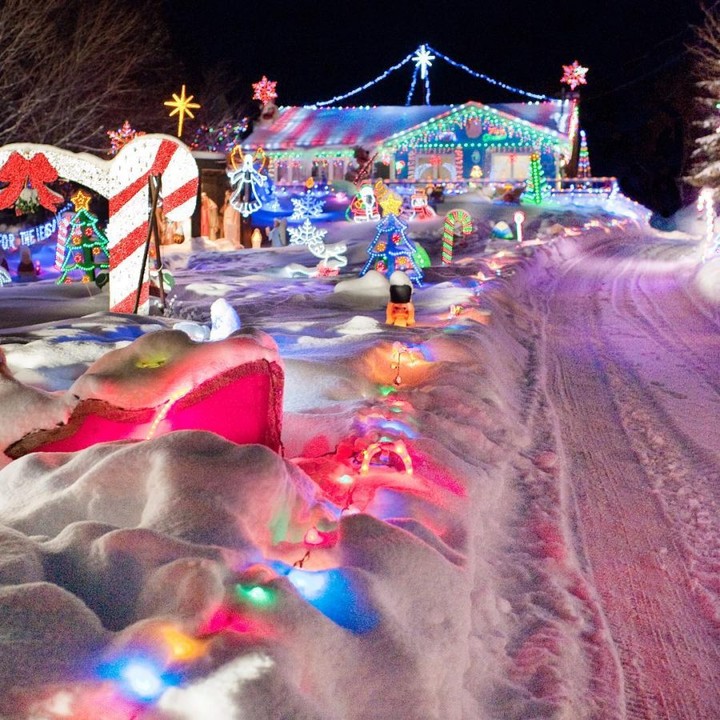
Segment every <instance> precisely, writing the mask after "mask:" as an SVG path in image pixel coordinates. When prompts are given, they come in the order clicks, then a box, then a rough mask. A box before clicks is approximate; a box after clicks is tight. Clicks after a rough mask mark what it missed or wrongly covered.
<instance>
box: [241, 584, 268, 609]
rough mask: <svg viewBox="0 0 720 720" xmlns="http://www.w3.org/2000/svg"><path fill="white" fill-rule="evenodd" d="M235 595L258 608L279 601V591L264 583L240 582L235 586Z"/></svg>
mask: <svg viewBox="0 0 720 720" xmlns="http://www.w3.org/2000/svg"><path fill="white" fill-rule="evenodd" d="M235 595H236V596H237V597H238V599H239V600H242V601H243V602H247V603H249V604H251V605H253V606H254V607H257V608H269V607H272V606H273V605H275V603H276V602H277V591H276V590H274V589H273V588H268V587H263V586H262V585H242V584H238V585H236V586H235Z"/></svg>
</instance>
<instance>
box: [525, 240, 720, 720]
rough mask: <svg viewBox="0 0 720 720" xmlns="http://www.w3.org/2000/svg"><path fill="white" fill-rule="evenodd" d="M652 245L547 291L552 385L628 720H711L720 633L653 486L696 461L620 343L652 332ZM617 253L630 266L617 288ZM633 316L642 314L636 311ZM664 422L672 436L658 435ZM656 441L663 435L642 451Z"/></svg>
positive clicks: (591, 265) (600, 252)
mask: <svg viewBox="0 0 720 720" xmlns="http://www.w3.org/2000/svg"><path fill="white" fill-rule="evenodd" d="M646 250H647V249H646V248H643V247H642V246H641V247H637V248H631V249H630V251H629V248H628V247H627V243H623V244H621V245H618V246H616V247H615V248H613V247H612V242H610V243H608V244H607V245H606V244H603V245H600V246H599V247H598V248H596V250H595V252H594V253H593V254H592V255H589V256H588V257H587V258H585V259H582V258H581V259H579V260H577V259H576V260H574V261H573V262H572V263H568V264H566V266H565V267H563V268H562V269H561V272H559V273H558V274H557V276H556V279H555V283H554V287H552V288H551V290H550V292H549V295H548V296H547V302H548V308H549V310H548V325H547V333H546V336H545V341H546V343H547V345H546V349H545V350H546V351H545V358H546V362H547V367H546V373H547V374H546V387H547V392H548V395H549V398H550V400H551V403H552V406H553V408H554V411H555V413H556V415H557V419H558V423H559V430H560V433H561V442H562V446H563V448H564V454H565V456H566V458H567V460H568V463H567V467H566V470H567V474H568V481H569V482H570V483H571V486H572V491H573V493H574V497H575V501H576V504H577V511H578V522H579V528H578V531H579V533H580V538H579V541H580V542H581V543H582V547H583V548H584V552H585V554H586V556H587V559H588V561H589V563H590V566H591V567H592V575H593V579H594V582H595V585H596V587H597V590H598V592H599V593H600V596H601V597H602V600H603V607H604V610H605V613H606V616H607V618H608V623H609V627H610V629H611V632H612V637H613V640H614V641H615V644H616V647H617V650H618V654H619V657H620V661H621V663H622V668H623V673H624V681H625V698H626V714H627V717H628V718H632V719H639V718H647V719H652V720H655V719H656V718H658V719H659V718H668V720H683V719H685V718H687V720H702V719H703V718H708V720H710V719H714V718H718V717H720V682H718V679H719V671H720V652H719V651H718V646H717V637H716V636H714V635H713V628H712V626H711V625H710V623H708V622H707V621H706V619H705V618H704V617H703V615H702V612H701V607H700V604H699V602H698V598H697V596H696V595H695V594H694V593H693V590H692V588H693V582H694V579H693V577H692V576H691V573H690V568H689V566H688V559H687V556H686V553H685V552H684V548H683V547H682V545H683V543H682V539H681V537H679V535H680V533H679V528H678V527H677V523H674V522H673V521H672V520H671V519H670V518H669V517H668V514H667V513H666V512H665V510H664V508H663V507H662V504H661V503H660V502H659V500H658V496H657V495H656V493H655V492H654V488H655V485H656V481H657V478H656V474H657V473H658V472H660V473H662V472H667V470H668V468H669V467H671V466H672V467H677V463H688V464H689V465H690V466H692V464H693V462H695V460H694V457H693V449H692V448H690V449H689V450H685V451H683V449H682V445H683V441H684V440H685V438H684V437H682V436H681V435H680V434H678V433H677V432H676V431H675V430H673V429H672V428H671V427H669V426H667V418H666V417H663V415H662V414H661V413H659V412H658V410H659V408H658V405H657V403H655V402H654V401H653V400H652V398H651V397H649V396H648V395H647V394H646V393H643V392H642V391H641V389H640V388H639V387H636V383H637V376H635V375H634V374H633V373H632V372H630V371H629V370H628V367H627V363H625V362H624V359H623V358H622V357H621V356H620V354H619V351H618V350H617V348H614V347H613V343H622V342H627V335H628V334H632V333H636V334H637V333H639V332H640V333H648V332H649V333H652V332H653V329H652V328H647V327H645V328H642V327H641V326H638V325H637V323H635V324H633V323H632V321H631V319H628V320H626V319H625V317H624V312H625V311H627V309H628V298H629V297H630V296H631V295H632V290H631V289H630V290H628V288H629V287H631V285H632V283H633V279H634V278H637V276H638V270H637V269H636V267H637V266H636V264H635V263H634V262H633V259H632V256H633V254H636V253H637V254H639V255H640V256H642V253H643V251H646ZM623 258H624V259H623ZM613 259H615V260H616V262H615V265H619V266H620V267H621V268H622V272H621V274H620V275H618V276H617V278H616V279H615V280H614V282H613V283H610V282H609V277H608V272H609V270H608V268H609V267H612V265H613ZM598 260H601V261H602V262H600V263H598V262H597V261H598ZM540 289H541V290H542V288H540ZM531 292H533V291H532V289H531ZM620 293H623V297H622V298H621V297H620ZM618 302H620V306H621V307H620V308H618V309H615V308H614V307H613V303H615V304H616V305H617V303H618ZM620 310H622V311H623V312H620ZM633 312H634V313H635V316H636V315H637V313H640V314H641V315H642V312H641V310H640V309H639V308H638V307H637V306H634V308H633ZM608 317H610V319H611V321H612V322H611V323H608ZM631 317H632V315H631ZM608 324H610V325H611V326H612V327H611V328H610V330H611V331H612V332H610V331H609V329H608ZM623 335H624V337H622V336H623ZM676 349H677V351H678V352H680V351H682V348H681V347H678V348H676ZM629 389H631V390H632V393H630V391H629ZM633 419H634V420H635V421H636V425H637V426H636V427H632V422H631V421H632V420H633ZM640 427H642V428H645V430H646V432H645V436H643V433H642V432H640ZM658 427H664V428H666V430H665V434H664V435H658V434H656V433H655V432H654V431H655V429H656V428H658ZM666 436H669V437H666ZM653 437H654V438H663V440H662V441H660V442H658V443H657V445H658V447H653V448H647V452H645V453H644V454H643V452H642V445H643V443H647V442H648V440H649V438H653ZM670 449H671V450H672V451H670ZM659 455H661V456H662V458H663V459H662V460H658V456H659ZM651 457H652V458H654V462H653V463H652V464H649V463H648V458H651ZM671 463H672V465H671Z"/></svg>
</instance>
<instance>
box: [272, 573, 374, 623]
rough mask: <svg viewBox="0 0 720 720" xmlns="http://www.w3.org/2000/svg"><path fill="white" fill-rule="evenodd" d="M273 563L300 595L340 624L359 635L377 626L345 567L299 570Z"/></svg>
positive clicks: (372, 610) (357, 585)
mask: <svg viewBox="0 0 720 720" xmlns="http://www.w3.org/2000/svg"><path fill="white" fill-rule="evenodd" d="M273 566H274V568H275V569H276V570H277V571H278V572H279V573H280V574H282V575H285V577H287V579H288V580H289V581H290V583H291V584H292V586H293V587H294V588H295V589H296V590H297V592H298V594H299V595H300V597H302V598H303V599H304V600H306V601H307V602H308V603H309V604H310V605H312V606H313V607H314V608H315V609H316V610H318V611H319V612H321V613H322V614H323V615H325V617H327V618H328V619H329V620H332V621H333V622H334V623H336V624H337V625H339V626H340V627H343V628H345V629H346V630H350V631H351V632H353V633H356V634H358V635H362V634H363V633H366V632H369V631H370V630H372V629H373V628H374V627H375V626H376V625H377V623H378V620H379V618H378V615H377V613H376V612H375V610H374V609H373V608H372V607H371V606H370V603H369V602H368V599H367V597H366V596H365V594H364V593H363V592H362V588H361V587H360V586H359V583H358V582H357V581H356V580H355V579H354V578H353V577H352V575H350V574H349V573H348V571H347V570H345V569H343V568H332V569H330V570H301V569H299V568H294V567H288V566H287V565H284V564H283V563H280V562H274V563H273Z"/></svg>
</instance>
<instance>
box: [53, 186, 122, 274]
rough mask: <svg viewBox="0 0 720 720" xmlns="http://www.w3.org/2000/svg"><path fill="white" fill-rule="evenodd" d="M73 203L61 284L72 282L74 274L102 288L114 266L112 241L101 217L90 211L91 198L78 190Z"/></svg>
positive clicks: (61, 271) (61, 270) (61, 272)
mask: <svg viewBox="0 0 720 720" xmlns="http://www.w3.org/2000/svg"><path fill="white" fill-rule="evenodd" d="M71 200H72V202H73V205H74V207H75V215H74V216H73V218H72V220H71V221H70V226H69V227H68V238H67V241H66V251H65V260H64V262H63V264H62V267H61V268H60V277H59V278H58V280H57V283H58V285H60V284H62V283H70V282H72V276H71V273H73V274H78V273H81V275H80V277H79V279H80V280H81V281H82V282H94V283H96V284H97V285H99V286H100V287H102V286H103V285H104V284H105V283H106V282H107V281H108V273H107V270H108V268H109V267H110V264H109V262H108V239H107V237H106V235H105V233H104V232H103V231H102V230H101V229H100V227H99V226H98V223H99V221H98V218H97V217H96V216H95V215H93V214H92V213H91V212H90V209H89V208H90V200H91V197H90V195H88V194H87V193H84V192H83V191H82V190H78V191H77V192H76V193H75V195H73V196H72V198H71ZM98 271H101V272H98Z"/></svg>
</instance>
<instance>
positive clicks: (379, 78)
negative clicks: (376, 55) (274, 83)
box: [305, 54, 412, 108]
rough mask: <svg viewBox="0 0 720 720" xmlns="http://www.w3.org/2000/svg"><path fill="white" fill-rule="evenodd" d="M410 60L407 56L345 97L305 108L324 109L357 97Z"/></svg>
mask: <svg viewBox="0 0 720 720" xmlns="http://www.w3.org/2000/svg"><path fill="white" fill-rule="evenodd" d="M410 60H412V54H410V55H408V56H406V57H405V58H404V59H403V60H401V61H400V62H399V63H397V65H393V66H392V67H389V68H388V69H387V70H386V71H385V72H384V73H382V75H378V76H377V77H376V78H375V79H374V80H369V81H368V82H366V83H365V84H364V85H361V86H360V87H357V88H355V89H354V90H351V91H350V92H348V93H345V94H344V95H336V96H335V97H334V98H330V100H323V101H321V102H316V103H314V104H313V105H306V106H305V107H311V108H312V107H322V106H323V105H332V104H333V103H336V102H340V100H345V98H349V97H350V96H352V95H356V94H357V93H359V92H362V91H363V90H367V89H368V88H369V87H372V86H373V85H375V83H378V82H380V80H384V79H385V78H386V77H387V76H388V75H389V74H390V73H392V72H395V70H398V69H400V68H401V67H402V66H403V65H405V63H407V62H410Z"/></svg>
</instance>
